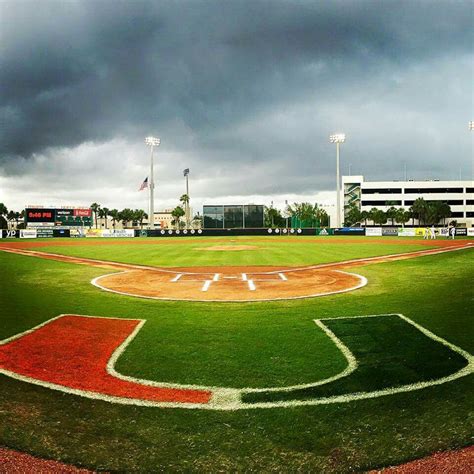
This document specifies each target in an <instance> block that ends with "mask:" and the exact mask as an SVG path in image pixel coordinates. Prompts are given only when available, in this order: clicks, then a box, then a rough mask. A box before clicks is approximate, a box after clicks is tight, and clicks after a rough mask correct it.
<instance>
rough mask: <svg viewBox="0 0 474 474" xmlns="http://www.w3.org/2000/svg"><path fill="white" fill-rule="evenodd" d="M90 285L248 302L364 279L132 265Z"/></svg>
mask: <svg viewBox="0 0 474 474" xmlns="http://www.w3.org/2000/svg"><path fill="white" fill-rule="evenodd" d="M92 284H93V285H95V286H97V287H99V288H101V289H103V290H106V291H111V292H114V293H119V294H122V295H127V296H136V297H140V298H151V299H159V300H177V301H222V302H249V301H273V300H290V299H298V298H311V297H315V296H324V295H331V294H335V293H343V292H346V291H352V290H356V289H357V288H361V287H362V286H365V285H366V284H367V280H366V279H365V278H364V277H362V276H360V275H357V274H355V273H347V272H344V271H341V270H333V269H315V268H298V269H289V268H285V269H276V270H271V271H262V270H261V269H258V267H239V268H237V267H219V268H206V267H204V268H201V269H196V268H181V269H170V270H163V269H157V270H142V269H137V270H130V271H125V272H120V273H112V274H109V275H103V276H101V277H98V278H95V279H94V280H92Z"/></svg>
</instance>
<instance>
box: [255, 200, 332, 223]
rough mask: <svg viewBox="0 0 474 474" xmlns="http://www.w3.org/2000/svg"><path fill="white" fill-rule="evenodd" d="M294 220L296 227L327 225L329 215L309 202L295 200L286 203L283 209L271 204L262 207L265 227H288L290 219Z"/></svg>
mask: <svg viewBox="0 0 474 474" xmlns="http://www.w3.org/2000/svg"><path fill="white" fill-rule="evenodd" d="M292 219H293V220H295V219H296V221H297V223H298V227H300V226H305V227H328V226H329V216H328V214H327V212H326V211H325V210H324V209H322V208H321V207H319V206H318V204H311V203H309V202H301V203H298V202H295V203H293V204H287V206H286V208H285V209H284V211H281V210H280V209H277V208H275V207H273V204H272V205H271V206H265V208H264V225H265V227H272V228H276V227H289V226H291V221H292Z"/></svg>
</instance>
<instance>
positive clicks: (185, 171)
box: [183, 168, 189, 176]
mask: <svg viewBox="0 0 474 474" xmlns="http://www.w3.org/2000/svg"><path fill="white" fill-rule="evenodd" d="M183 174H184V176H187V175H188V174H189V168H186V169H185V170H184V171H183Z"/></svg>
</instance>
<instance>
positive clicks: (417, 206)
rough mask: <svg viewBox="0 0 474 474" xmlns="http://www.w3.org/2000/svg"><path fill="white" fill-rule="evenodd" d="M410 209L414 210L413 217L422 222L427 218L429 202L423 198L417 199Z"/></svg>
mask: <svg viewBox="0 0 474 474" xmlns="http://www.w3.org/2000/svg"><path fill="white" fill-rule="evenodd" d="M410 209H411V210H412V212H413V217H416V218H417V219H418V222H419V223H420V224H421V223H422V222H424V221H425V220H426V213H427V211H428V203H427V202H426V201H425V200H424V199H423V198H418V199H416V200H415V202H414V203H413V206H411V208H410Z"/></svg>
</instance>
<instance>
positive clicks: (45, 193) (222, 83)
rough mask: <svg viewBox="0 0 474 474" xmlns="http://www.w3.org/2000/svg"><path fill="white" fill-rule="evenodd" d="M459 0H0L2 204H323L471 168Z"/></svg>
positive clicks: (466, 18) (465, 24)
mask: <svg viewBox="0 0 474 474" xmlns="http://www.w3.org/2000/svg"><path fill="white" fill-rule="evenodd" d="M473 5H474V4H473V3H472V2H471V1H467V0H466V1H463V0H458V1H438V0H436V1H428V0H424V1H416V0H410V1H407V0H405V1H401V0H393V1H386V0H372V1H362V0H359V1H350V0H345V1H335V0H332V1H322V0H320V1H317V0H311V1H293V0H292V1H290V0H287V1H278V0H273V1H258V0H249V1H238V0H232V1H228V2H223V1H222V0H216V1H169V2H168V1H162V0H161V1H154V2H145V1H133V2H132V1H127V2H120V1H111V0H110V1H105V0H103V1H67V2H66V1H59V0H58V1H48V0H40V1H38V0H35V1H31V2H30V1H27V0H23V1H18V0H15V1H10V0H3V1H2V2H0V202H4V203H5V204H6V205H7V207H9V208H15V209H18V210H19V209H21V208H22V207H23V206H24V205H25V204H58V205H59V204H87V205H88V204H90V203H91V202H94V201H97V202H99V203H101V204H102V205H104V206H107V207H109V208H112V207H117V208H123V207H134V208H135V207H144V208H145V209H146V206H147V204H146V202H147V195H146V192H141V193H139V192H138V188H139V186H140V184H141V182H142V181H143V179H144V178H145V177H146V176H147V175H148V166H149V150H147V147H146V146H145V144H144V137H145V136H147V135H155V136H158V137H160V138H161V140H162V145H161V146H160V147H159V149H158V150H157V153H156V168H155V179H156V181H157V188H156V197H155V200H156V204H155V206H156V208H157V209H159V208H163V207H170V206H174V205H176V204H177V202H178V201H177V199H178V198H179V196H180V195H181V194H182V193H183V192H184V179H183V175H182V171H183V169H184V168H188V167H189V168H190V169H191V175H190V178H191V181H190V184H191V192H190V194H191V198H192V206H193V207H194V209H195V210H200V206H201V205H202V203H203V202H208V203H216V202H222V203H225V202H227V203H234V202H238V201H245V202H258V203H266V204H268V203H270V201H272V200H273V201H274V202H275V203H276V204H279V203H282V202H283V201H284V199H290V200H293V201H294V200H303V199H304V200H310V201H312V202H314V201H320V202H329V201H331V199H332V196H333V194H334V193H333V190H334V188H335V178H334V174H335V169H334V168H335V150H334V145H331V144H330V143H329V142H328V135H329V134H330V133H332V132H336V131H344V132H345V133H346V135H347V141H346V143H345V144H344V145H343V147H342V151H341V159H342V171H343V173H344V174H347V173H348V169H349V165H351V169H352V173H353V174H363V175H365V176H366V178H367V179H385V180H390V179H401V178H403V167H404V163H406V165H407V168H408V175H409V177H410V178H415V179H425V178H427V179H428V178H437V179H457V178H458V177H459V174H460V172H461V173H462V176H463V178H464V179H471V178H472V143H473V139H474V136H473V134H472V133H471V134H470V133H469V132H468V128H467V124H468V121H469V120H473V119H474V113H473V87H472V85H473V30H474V29H473V8H474V7H473Z"/></svg>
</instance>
